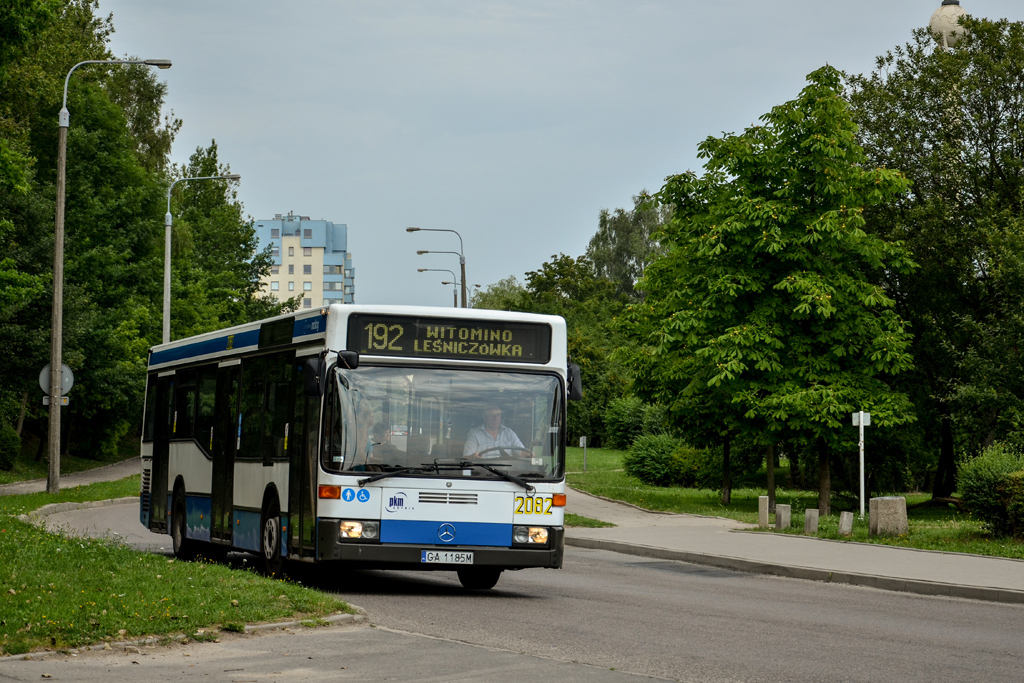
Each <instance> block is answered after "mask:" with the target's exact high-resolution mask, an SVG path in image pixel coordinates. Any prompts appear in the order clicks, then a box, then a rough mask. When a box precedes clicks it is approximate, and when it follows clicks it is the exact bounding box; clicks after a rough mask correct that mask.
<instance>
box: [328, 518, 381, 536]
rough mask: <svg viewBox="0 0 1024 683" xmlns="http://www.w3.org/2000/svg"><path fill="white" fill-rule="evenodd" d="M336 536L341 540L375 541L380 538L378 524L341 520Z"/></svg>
mask: <svg viewBox="0 0 1024 683" xmlns="http://www.w3.org/2000/svg"><path fill="white" fill-rule="evenodd" d="M338 536H339V537H340V538H342V539H356V538H361V539H365V540H368V541H375V540H377V538H378V537H379V536H380V522H357V521H355V520H347V519H343V520H342V521H341V522H339V523H338Z"/></svg>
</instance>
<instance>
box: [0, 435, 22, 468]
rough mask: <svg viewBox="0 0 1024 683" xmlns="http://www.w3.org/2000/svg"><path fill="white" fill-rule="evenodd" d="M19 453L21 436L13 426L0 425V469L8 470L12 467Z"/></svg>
mask: <svg viewBox="0 0 1024 683" xmlns="http://www.w3.org/2000/svg"><path fill="white" fill-rule="evenodd" d="M20 454H21V437H20V436H18V432H16V431H14V427H11V426H10V425H8V424H3V425H0V470H6V471H8V472H10V471H11V470H13V469H14V461H15V460H17V459H18V456H19V455H20Z"/></svg>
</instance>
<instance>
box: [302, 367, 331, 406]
mask: <svg viewBox="0 0 1024 683" xmlns="http://www.w3.org/2000/svg"><path fill="white" fill-rule="evenodd" d="M325 366H326V364H325V363H324V359H323V358H308V359H307V360H306V367H305V369H304V370H303V371H302V395H303V396H305V397H306V398H320V397H321V396H323V395H324V379H325V374H326V373H325V372H324V370H325Z"/></svg>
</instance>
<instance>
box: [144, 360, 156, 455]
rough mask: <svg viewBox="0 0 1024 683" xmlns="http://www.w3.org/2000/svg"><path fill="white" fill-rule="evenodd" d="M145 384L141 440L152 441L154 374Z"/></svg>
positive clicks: (154, 412)
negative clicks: (144, 415)
mask: <svg viewBox="0 0 1024 683" xmlns="http://www.w3.org/2000/svg"><path fill="white" fill-rule="evenodd" d="M147 380H148V381H147V382H146V417H145V420H144V421H143V423H142V440H143V441H152V440H153V432H154V430H155V427H156V384H157V378H156V375H155V374H152V375H150V376H149V377H148V378H147Z"/></svg>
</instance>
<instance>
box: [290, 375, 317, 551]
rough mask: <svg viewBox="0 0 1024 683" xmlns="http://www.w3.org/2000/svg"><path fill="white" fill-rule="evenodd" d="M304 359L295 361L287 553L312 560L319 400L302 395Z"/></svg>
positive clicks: (314, 544) (314, 530) (314, 540)
mask: <svg viewBox="0 0 1024 683" xmlns="http://www.w3.org/2000/svg"><path fill="white" fill-rule="evenodd" d="M306 360H308V358H296V359H295V367H296V372H295V382H294V385H293V386H294V387H295V412H294V415H293V418H292V428H293V436H292V438H291V440H290V441H289V444H288V456H289V461H290V465H289V476H288V481H289V486H290V489H289V495H288V500H289V507H290V510H289V525H290V527H291V528H290V529H289V532H288V552H289V553H291V554H293V555H298V556H310V557H311V556H313V555H315V552H316V519H315V515H316V493H317V489H316V486H317V484H316V475H317V462H318V458H319V453H320V449H319V448H318V447H317V444H318V443H319V439H320V399H318V398H306V397H305V396H304V395H303V391H302V387H303V377H302V373H303V372H304V370H305V364H306Z"/></svg>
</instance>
